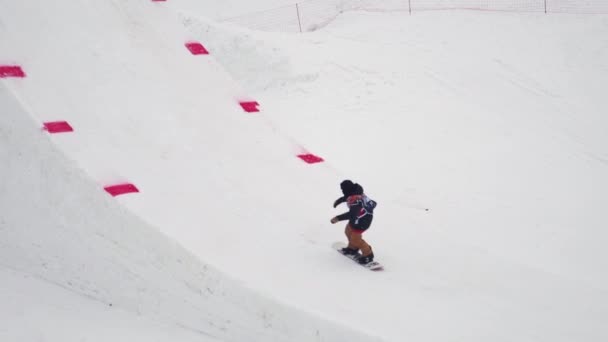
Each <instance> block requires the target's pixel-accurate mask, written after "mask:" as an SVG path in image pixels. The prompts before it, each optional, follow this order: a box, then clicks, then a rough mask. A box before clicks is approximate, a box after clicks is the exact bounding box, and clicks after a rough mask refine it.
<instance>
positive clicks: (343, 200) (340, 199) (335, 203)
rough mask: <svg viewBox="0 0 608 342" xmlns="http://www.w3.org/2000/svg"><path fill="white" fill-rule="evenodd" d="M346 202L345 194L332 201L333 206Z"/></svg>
mask: <svg viewBox="0 0 608 342" xmlns="http://www.w3.org/2000/svg"><path fill="white" fill-rule="evenodd" d="M344 202H346V196H342V197H340V198H338V199H337V200H335V201H334V208H335V207H337V206H338V205H340V204H341V203H344Z"/></svg>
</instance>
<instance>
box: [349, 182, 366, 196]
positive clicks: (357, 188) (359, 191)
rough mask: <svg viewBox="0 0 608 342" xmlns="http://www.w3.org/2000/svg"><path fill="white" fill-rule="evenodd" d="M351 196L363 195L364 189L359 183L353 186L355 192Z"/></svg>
mask: <svg viewBox="0 0 608 342" xmlns="http://www.w3.org/2000/svg"><path fill="white" fill-rule="evenodd" d="M351 195H363V187H362V186H361V185H359V184H357V183H355V184H354V185H353V192H352V194H351Z"/></svg>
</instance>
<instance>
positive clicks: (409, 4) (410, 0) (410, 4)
mask: <svg viewBox="0 0 608 342" xmlns="http://www.w3.org/2000/svg"><path fill="white" fill-rule="evenodd" d="M545 1H547V0H545ZM407 4H408V7H409V8H410V15H412V0H407Z"/></svg>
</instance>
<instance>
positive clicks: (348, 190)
mask: <svg viewBox="0 0 608 342" xmlns="http://www.w3.org/2000/svg"><path fill="white" fill-rule="evenodd" d="M340 188H341V189H342V194H344V196H342V197H340V198H338V199H337V200H336V201H335V202H334V208H335V207H337V206H338V205H339V204H340V203H343V202H346V205H347V206H348V208H349V210H348V212H345V213H344V214H342V215H338V216H335V217H333V218H332V219H331V223H332V224H333V223H337V222H339V221H345V220H348V224H346V229H345V230H344V233H345V234H346V237H347V238H348V246H347V247H345V248H343V249H342V253H343V254H346V255H356V254H358V253H359V250H361V256H360V257H359V258H358V261H359V263H360V264H367V263H370V262H372V261H373V260H374V252H373V251H372V247H371V246H370V245H369V244H368V243H367V242H365V240H363V237H362V234H363V233H364V232H365V231H366V230H367V229H368V228H369V227H370V225H371V224H372V219H373V218H374V208H375V207H376V202H375V201H374V200H372V199H370V198H369V197H367V196H366V195H365V194H364V193H363V187H362V186H361V185H359V184H357V183H353V182H352V181H350V180H348V179H347V180H344V181H342V183H340Z"/></svg>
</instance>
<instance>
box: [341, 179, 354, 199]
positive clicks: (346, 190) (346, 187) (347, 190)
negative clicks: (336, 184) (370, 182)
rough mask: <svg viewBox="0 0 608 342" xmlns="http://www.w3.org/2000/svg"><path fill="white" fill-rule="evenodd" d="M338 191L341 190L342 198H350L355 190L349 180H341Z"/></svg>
mask: <svg viewBox="0 0 608 342" xmlns="http://www.w3.org/2000/svg"><path fill="white" fill-rule="evenodd" d="M340 189H342V193H343V194H344V196H350V195H352V194H353V191H354V190H355V184H354V183H353V182H352V181H351V180H349V179H347V180H343V181H342V183H340Z"/></svg>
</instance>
